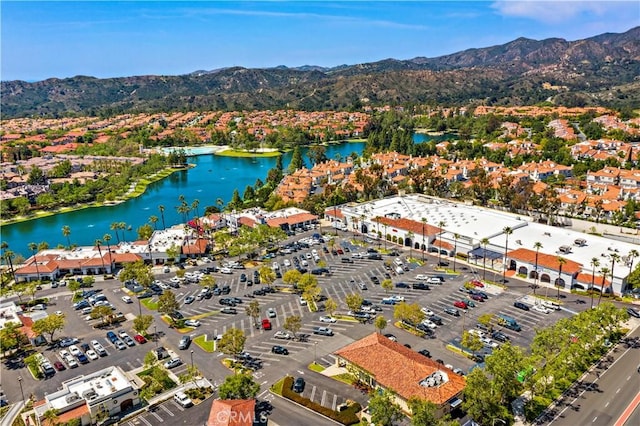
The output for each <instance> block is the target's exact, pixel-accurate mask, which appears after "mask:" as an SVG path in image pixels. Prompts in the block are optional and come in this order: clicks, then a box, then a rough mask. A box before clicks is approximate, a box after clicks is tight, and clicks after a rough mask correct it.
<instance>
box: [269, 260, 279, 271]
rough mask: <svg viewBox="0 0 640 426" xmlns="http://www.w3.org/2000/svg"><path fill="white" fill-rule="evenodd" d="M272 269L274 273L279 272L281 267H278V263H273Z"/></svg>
mask: <svg viewBox="0 0 640 426" xmlns="http://www.w3.org/2000/svg"><path fill="white" fill-rule="evenodd" d="M271 267H272V268H273V270H274V271H277V270H278V269H280V265H278V262H273V264H272V265H271Z"/></svg>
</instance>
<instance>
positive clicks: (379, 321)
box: [373, 315, 387, 333]
mask: <svg viewBox="0 0 640 426" xmlns="http://www.w3.org/2000/svg"><path fill="white" fill-rule="evenodd" d="M373 325H374V326H375V327H376V330H378V333H382V330H384V329H385V328H387V319H386V318H385V317H383V316H382V315H378V316H377V317H376V319H375V320H374V321H373Z"/></svg>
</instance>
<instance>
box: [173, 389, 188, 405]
mask: <svg viewBox="0 0 640 426" xmlns="http://www.w3.org/2000/svg"><path fill="white" fill-rule="evenodd" d="M173 400H174V401H175V402H176V403H178V405H181V406H182V407H184V408H187V407H191V406H192V405H193V401H191V398H189V397H188V396H187V394H186V393H184V392H182V391H179V392H176V394H175V395H173Z"/></svg>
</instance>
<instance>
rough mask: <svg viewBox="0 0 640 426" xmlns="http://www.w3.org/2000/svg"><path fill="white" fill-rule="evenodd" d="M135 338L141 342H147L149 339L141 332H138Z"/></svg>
mask: <svg viewBox="0 0 640 426" xmlns="http://www.w3.org/2000/svg"><path fill="white" fill-rule="evenodd" d="M133 338H134V340H135V341H136V342H138V343H140V344H143V343H147V339H145V338H144V336H142V335H141V334H136V335H135V336H133Z"/></svg>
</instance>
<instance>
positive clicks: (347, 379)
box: [331, 373, 353, 385]
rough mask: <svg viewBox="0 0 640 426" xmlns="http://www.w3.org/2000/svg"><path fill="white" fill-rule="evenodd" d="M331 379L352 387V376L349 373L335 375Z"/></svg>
mask: <svg viewBox="0 0 640 426" xmlns="http://www.w3.org/2000/svg"><path fill="white" fill-rule="evenodd" d="M331 378H332V379H334V380H337V381H339V382H342V383H346V384H348V385H353V376H352V375H351V374H349V373H341V374H337V375H335V376H331Z"/></svg>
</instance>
